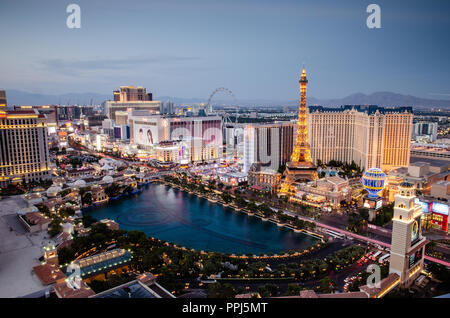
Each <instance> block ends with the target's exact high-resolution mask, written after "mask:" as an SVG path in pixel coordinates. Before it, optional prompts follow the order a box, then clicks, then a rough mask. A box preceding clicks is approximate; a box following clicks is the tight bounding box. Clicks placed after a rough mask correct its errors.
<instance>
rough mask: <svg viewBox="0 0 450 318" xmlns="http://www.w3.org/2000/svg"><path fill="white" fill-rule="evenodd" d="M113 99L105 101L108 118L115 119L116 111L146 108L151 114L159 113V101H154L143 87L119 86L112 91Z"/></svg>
mask: <svg viewBox="0 0 450 318" xmlns="http://www.w3.org/2000/svg"><path fill="white" fill-rule="evenodd" d="M113 95H114V100H112V101H111V100H108V101H105V104H104V108H105V109H104V111H105V114H106V116H107V117H108V118H110V119H112V120H114V121H115V120H116V112H117V111H126V112H129V113H130V112H131V111H132V110H137V109H141V110H147V111H149V112H150V113H151V114H159V113H160V108H161V102H160V101H154V100H153V97H152V94H151V93H147V91H146V89H145V88H143V87H140V86H138V87H134V86H121V87H120V90H117V91H114V92H113Z"/></svg>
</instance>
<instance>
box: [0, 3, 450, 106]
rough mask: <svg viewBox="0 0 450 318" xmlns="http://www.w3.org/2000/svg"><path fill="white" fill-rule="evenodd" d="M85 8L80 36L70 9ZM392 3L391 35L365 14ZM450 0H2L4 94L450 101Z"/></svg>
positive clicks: (386, 20) (384, 16) (387, 18)
mask: <svg viewBox="0 0 450 318" xmlns="http://www.w3.org/2000/svg"><path fill="white" fill-rule="evenodd" d="M70 3H77V4H78V5H79V6H80V7H81V29H68V28H67V27H66V18H67V16H68V14H67V13H66V7H67V5H68V4H70ZM370 3H377V4H379V5H380V6H381V24H382V28H381V29H368V28H367V27H366V18H367V16H368V13H366V7H367V5H369V4H370ZM449 12H450V1H446V0H427V1H425V0H422V1H412V0H411V1H398V0H390V1H378V0H371V1H364V0H348V1H335V0H315V1H312V0H311V1H301V0H296V1H288V0H278V1H275V0H272V1H266V0H237V1H234V0H227V1H224V0H222V1H215V0H203V1H195V0H180V1H175V0H163V1H159V0H149V1H137V0H130V1H115V0H109V1H100V0H88V1H85V0H71V1H61V0H57V1H46V0H41V1H23V0H11V1H9V0H2V1H1V2H0V35H1V43H2V45H1V53H0V54H1V59H0V70H2V71H1V76H0V87H3V88H6V89H21V90H26V91H30V92H35V93H46V94H61V93H67V92H97V93H106V94H110V93H111V92H112V90H113V89H116V88H118V87H119V86H120V85H142V86H144V87H147V88H149V89H150V90H151V91H152V92H153V93H154V95H156V96H179V97H187V98H189V97H205V98H206V97H207V96H209V94H210V93H211V92H212V91H213V90H214V89H215V88H216V87H222V86H223V87H227V88H229V89H231V90H232V91H233V92H234V93H235V95H236V96H237V98H238V99H239V98H242V99H255V98H258V99H272V100H290V99H295V98H297V95H298V83H297V81H298V77H299V73H300V69H301V66H302V63H305V65H306V68H307V71H308V75H309V76H308V77H309V80H310V85H309V92H308V93H309V94H310V96H314V97H317V98H335V97H336V98H339V97H343V96H346V95H348V94H351V93H355V92H362V93H372V92H376V91H393V92H398V93H402V94H411V95H415V96H420V97H425V98H435V99H450V79H449V78H450V77H449V74H450V58H449V56H450V54H449V53H450V52H449V49H450V41H449V33H448V32H449V30H450V15H449Z"/></svg>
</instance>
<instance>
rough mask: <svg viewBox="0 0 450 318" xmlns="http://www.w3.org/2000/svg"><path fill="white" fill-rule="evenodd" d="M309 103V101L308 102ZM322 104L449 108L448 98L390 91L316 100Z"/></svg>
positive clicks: (449, 101)
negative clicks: (439, 98) (427, 97)
mask: <svg viewBox="0 0 450 318" xmlns="http://www.w3.org/2000/svg"><path fill="white" fill-rule="evenodd" d="M310 104H311V103H310ZM313 104H320V105H323V106H335V105H378V106H413V107H417V108H432V107H440V108H450V100H435V99H426V98H420V97H415V96H411V95H402V94H397V93H392V92H376V93H373V94H369V95H366V94H362V93H356V94H352V95H349V96H346V97H344V98H339V99H328V100H317V102H316V103H313Z"/></svg>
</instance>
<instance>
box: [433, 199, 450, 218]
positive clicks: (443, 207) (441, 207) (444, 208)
mask: <svg viewBox="0 0 450 318" xmlns="http://www.w3.org/2000/svg"><path fill="white" fill-rule="evenodd" d="M431 211H433V212H435V213H439V214H444V215H448V204H444V203H440V202H433V203H432V205H431Z"/></svg>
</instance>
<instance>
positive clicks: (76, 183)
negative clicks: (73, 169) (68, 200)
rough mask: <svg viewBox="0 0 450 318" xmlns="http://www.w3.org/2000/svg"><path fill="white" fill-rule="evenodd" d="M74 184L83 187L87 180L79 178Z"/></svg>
mask: <svg viewBox="0 0 450 318" xmlns="http://www.w3.org/2000/svg"><path fill="white" fill-rule="evenodd" d="M73 186H74V187H76V188H83V187H85V186H86V181H84V180H83V179H79V180H77V181H75V183H74V184H73Z"/></svg>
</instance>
